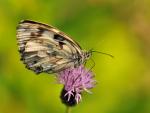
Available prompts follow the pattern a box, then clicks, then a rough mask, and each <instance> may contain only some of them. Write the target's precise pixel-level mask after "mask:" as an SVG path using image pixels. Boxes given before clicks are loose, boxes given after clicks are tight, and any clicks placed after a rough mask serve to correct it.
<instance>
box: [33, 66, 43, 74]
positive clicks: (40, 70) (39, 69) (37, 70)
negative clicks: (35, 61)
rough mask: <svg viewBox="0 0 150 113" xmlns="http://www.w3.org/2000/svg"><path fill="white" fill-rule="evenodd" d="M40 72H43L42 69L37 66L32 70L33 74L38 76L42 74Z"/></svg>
mask: <svg viewBox="0 0 150 113" xmlns="http://www.w3.org/2000/svg"><path fill="white" fill-rule="evenodd" d="M42 70H43V67H41V66H38V67H36V69H35V70H34V72H35V73H36V74H39V73H41V72H42Z"/></svg>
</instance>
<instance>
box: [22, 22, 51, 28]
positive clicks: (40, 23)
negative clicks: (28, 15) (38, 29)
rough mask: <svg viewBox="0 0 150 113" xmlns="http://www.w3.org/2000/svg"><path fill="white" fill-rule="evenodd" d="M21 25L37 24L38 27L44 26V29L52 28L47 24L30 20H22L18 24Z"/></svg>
mask: <svg viewBox="0 0 150 113" xmlns="http://www.w3.org/2000/svg"><path fill="white" fill-rule="evenodd" d="M22 23H30V24H39V25H42V26H45V27H48V28H52V27H51V26H49V25H47V24H43V23H40V22H35V21H31V20H22V21H21V22H19V24H22Z"/></svg>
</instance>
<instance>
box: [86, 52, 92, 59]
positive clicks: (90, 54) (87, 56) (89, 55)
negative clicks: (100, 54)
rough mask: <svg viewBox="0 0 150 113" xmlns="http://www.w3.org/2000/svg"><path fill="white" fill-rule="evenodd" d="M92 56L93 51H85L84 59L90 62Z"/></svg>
mask: <svg viewBox="0 0 150 113" xmlns="http://www.w3.org/2000/svg"><path fill="white" fill-rule="evenodd" d="M91 56H92V51H91V50H89V51H84V59H85V60H88V59H89V58H90V57H91Z"/></svg>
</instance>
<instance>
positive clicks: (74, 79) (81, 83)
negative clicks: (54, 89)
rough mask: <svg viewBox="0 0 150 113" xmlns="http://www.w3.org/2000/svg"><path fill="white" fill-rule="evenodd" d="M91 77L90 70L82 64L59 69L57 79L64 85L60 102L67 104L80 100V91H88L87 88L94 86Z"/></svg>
mask: <svg viewBox="0 0 150 113" xmlns="http://www.w3.org/2000/svg"><path fill="white" fill-rule="evenodd" d="M93 77H94V76H93V74H92V72H91V71H89V70H88V69H85V68H84V67H83V66H79V67H77V68H69V69H66V70H63V71H61V72H60V73H59V74H58V76H57V80H58V83H60V84H63V85H64V88H63V90H62V92H61V100H62V102H63V103H65V104H67V105H69V106H73V105H76V104H78V103H79V102H80V101H81V100H82V97H81V93H82V92H83V91H86V92H90V91H89V89H91V88H93V87H94V86H95V83H96V81H95V80H93Z"/></svg>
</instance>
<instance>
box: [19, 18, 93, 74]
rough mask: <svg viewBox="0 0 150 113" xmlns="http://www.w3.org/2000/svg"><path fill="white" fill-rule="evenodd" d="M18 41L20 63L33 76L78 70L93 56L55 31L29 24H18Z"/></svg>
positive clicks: (23, 22) (54, 29)
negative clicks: (33, 73) (70, 69)
mask: <svg viewBox="0 0 150 113" xmlns="http://www.w3.org/2000/svg"><path fill="white" fill-rule="evenodd" d="M17 41H18V46H19V52H20V55H21V60H22V61H23V63H24V64H25V65H26V67H27V68H28V69H30V70H32V71H34V72H35V73H36V74H39V73H42V72H45V73H58V72H60V71H62V70H64V69H67V68H70V67H73V68H75V67H78V66H80V65H81V64H83V63H84V62H86V61H87V60H88V59H89V58H90V56H91V54H92V51H86V50H83V49H82V48H81V47H80V45H79V44H78V43H77V42H76V41H74V40H73V39H72V38H70V37H69V36H67V35H66V34H65V33H63V32H62V31H60V30H58V29H57V28H55V27H53V26H49V25H46V24H43V23H39V22H35V21H31V20H23V21H21V22H20V23H19V25H18V26H17Z"/></svg>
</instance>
